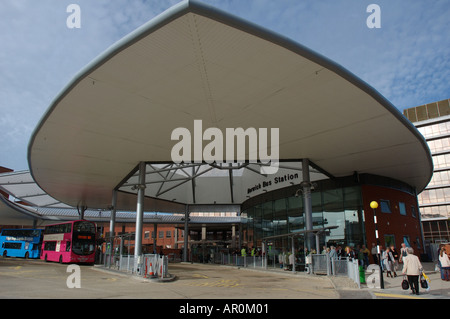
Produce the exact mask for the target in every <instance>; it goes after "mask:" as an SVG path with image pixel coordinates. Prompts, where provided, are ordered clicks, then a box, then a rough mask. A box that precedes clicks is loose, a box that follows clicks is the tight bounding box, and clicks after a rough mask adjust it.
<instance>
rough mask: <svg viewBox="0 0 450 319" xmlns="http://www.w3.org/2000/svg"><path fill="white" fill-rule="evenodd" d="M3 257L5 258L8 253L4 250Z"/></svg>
mask: <svg viewBox="0 0 450 319" xmlns="http://www.w3.org/2000/svg"><path fill="white" fill-rule="evenodd" d="M3 257H5V258H6V257H8V253H7V251H6V250H4V251H3Z"/></svg>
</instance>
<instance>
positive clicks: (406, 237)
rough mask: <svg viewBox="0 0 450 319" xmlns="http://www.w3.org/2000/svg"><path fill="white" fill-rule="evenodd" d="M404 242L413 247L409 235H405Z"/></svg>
mask: <svg viewBox="0 0 450 319" xmlns="http://www.w3.org/2000/svg"><path fill="white" fill-rule="evenodd" d="M403 242H404V243H405V245H406V247H411V242H410V241H409V236H403Z"/></svg>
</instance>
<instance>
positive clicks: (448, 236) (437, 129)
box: [403, 99, 450, 243]
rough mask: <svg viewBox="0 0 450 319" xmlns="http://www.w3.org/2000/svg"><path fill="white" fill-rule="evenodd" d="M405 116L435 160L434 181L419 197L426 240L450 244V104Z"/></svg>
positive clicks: (423, 107)
mask: <svg viewBox="0 0 450 319" xmlns="http://www.w3.org/2000/svg"><path fill="white" fill-rule="evenodd" d="M403 114H404V115H405V117H407V118H408V119H409V120H410V121H411V122H412V123H413V124H414V125H415V126H416V127H417V129H418V130H419V131H420V132H421V133H422V134H423V136H424V137H425V139H426V141H427V143H428V146H429V147H430V150H431V155H432V158H433V164H434V171H433V177H432V179H431V181H430V183H429V184H428V186H427V187H426V188H425V189H424V190H423V191H422V192H421V193H420V194H419V196H418V200H419V209H420V212H421V215H422V226H423V232H424V236H425V239H426V240H428V241H430V242H431V243H440V242H449V241H450V225H449V220H450V100H449V99H446V100H442V101H438V102H434V103H429V104H425V105H420V106H417V107H412V108H409V109H405V110H404V111H403Z"/></svg>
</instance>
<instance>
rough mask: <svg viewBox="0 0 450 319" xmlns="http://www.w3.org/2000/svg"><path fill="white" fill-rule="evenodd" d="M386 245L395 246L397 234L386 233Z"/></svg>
mask: <svg viewBox="0 0 450 319" xmlns="http://www.w3.org/2000/svg"><path fill="white" fill-rule="evenodd" d="M384 246H385V247H391V246H394V247H395V236H394V235H388V234H385V235H384Z"/></svg>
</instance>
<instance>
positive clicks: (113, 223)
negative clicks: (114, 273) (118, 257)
mask: <svg viewBox="0 0 450 319" xmlns="http://www.w3.org/2000/svg"><path fill="white" fill-rule="evenodd" d="M116 207H117V190H113V192H112V201H111V217H110V219H109V236H110V240H109V252H110V266H111V263H112V261H113V258H112V257H113V256H114V234H115V231H114V230H115V229H116Z"/></svg>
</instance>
